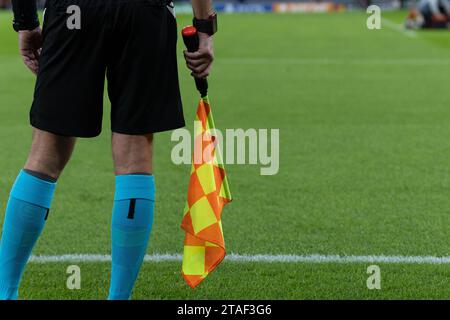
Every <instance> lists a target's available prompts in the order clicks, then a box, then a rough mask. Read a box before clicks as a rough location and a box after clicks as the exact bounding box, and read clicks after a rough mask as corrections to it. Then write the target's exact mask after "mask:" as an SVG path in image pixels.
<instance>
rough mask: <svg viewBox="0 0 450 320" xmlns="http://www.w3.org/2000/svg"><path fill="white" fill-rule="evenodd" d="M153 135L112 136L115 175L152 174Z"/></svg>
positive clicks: (115, 134)
mask: <svg viewBox="0 0 450 320" xmlns="http://www.w3.org/2000/svg"><path fill="white" fill-rule="evenodd" d="M152 145H153V135H139V136H131V135H123V134H117V133H114V134H113V143H112V151H113V159H114V170H115V173H116V175H124V174H131V173H152V169H153V168H152Z"/></svg>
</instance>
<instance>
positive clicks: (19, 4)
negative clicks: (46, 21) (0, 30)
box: [12, 0, 39, 30]
mask: <svg viewBox="0 0 450 320" xmlns="http://www.w3.org/2000/svg"><path fill="white" fill-rule="evenodd" d="M12 6H13V12H14V27H15V29H17V30H33V29H35V28H37V27H38V26H39V18H38V14H37V3H36V0H12Z"/></svg>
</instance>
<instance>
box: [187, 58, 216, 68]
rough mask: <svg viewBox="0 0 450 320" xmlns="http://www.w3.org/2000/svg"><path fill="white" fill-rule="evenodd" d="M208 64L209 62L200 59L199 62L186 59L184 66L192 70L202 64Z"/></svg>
mask: <svg viewBox="0 0 450 320" xmlns="http://www.w3.org/2000/svg"><path fill="white" fill-rule="evenodd" d="M210 62H211V61H208V60H207V59H200V60H191V59H186V64H187V65H188V66H190V67H193V68H196V67H199V66H201V65H202V64H206V63H210Z"/></svg>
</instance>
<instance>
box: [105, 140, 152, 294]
mask: <svg viewBox="0 0 450 320" xmlns="http://www.w3.org/2000/svg"><path fill="white" fill-rule="evenodd" d="M152 147H153V135H151V134H149V135H126V134H119V133H114V134H113V137H112V152H113V160H114V168H115V174H116V193H115V197H114V208H113V217H112V230H111V234H112V272H111V285H110V290H109V297H108V299H110V300H128V299H130V298H131V293H132V290H133V287H134V283H135V281H136V279H137V276H138V274H139V270H140V268H141V265H142V262H143V259H144V256H145V253H146V250H147V245H148V240H149V238H150V233H151V230H152V225H153V211H154V205H155V181H154V178H153V174H152V173H153V172H152Z"/></svg>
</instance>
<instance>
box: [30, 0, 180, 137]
mask: <svg viewBox="0 0 450 320" xmlns="http://www.w3.org/2000/svg"><path fill="white" fill-rule="evenodd" d="M166 4H167V1H166V0H48V1H47V4H46V11H45V16H44V24H43V46H42V53H41V57H40V60H39V73H38V77H37V82H36V88H35V94H34V102H33V105H32V108H31V112H30V121H31V125H32V126H33V127H35V128H38V129H41V130H44V131H48V132H51V133H55V134H58V135H64V136H74V137H95V136H97V135H99V134H100V132H101V129H102V118H103V95H104V88H105V75H106V79H107V83H108V86H107V87H108V94H109V99H110V101H111V129H112V131H113V132H118V133H124V134H130V135H139V134H148V133H154V132H160V131H167V130H171V129H176V128H180V127H183V126H184V117H183V110H182V105H181V98H180V89H179V83H178V70H177V60H176V42H177V25H176V20H175V17H174V15H173V14H172V11H171V10H170V9H171V8H170V7H168V6H166ZM71 5H77V6H78V7H79V8H80V13H81V14H80V20H78V21H80V25H79V26H77V25H76V23H74V21H75V22H76V21H77V20H73V18H74V17H75V16H73V13H74V11H70V12H69V13H67V8H68V7H69V6H71ZM71 16H72V19H71V20H70V21H69V24H68V19H69V18H70V17H71ZM69 26H70V28H69ZM74 27H75V29H73V28H74ZM77 27H80V28H79V29H77Z"/></svg>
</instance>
